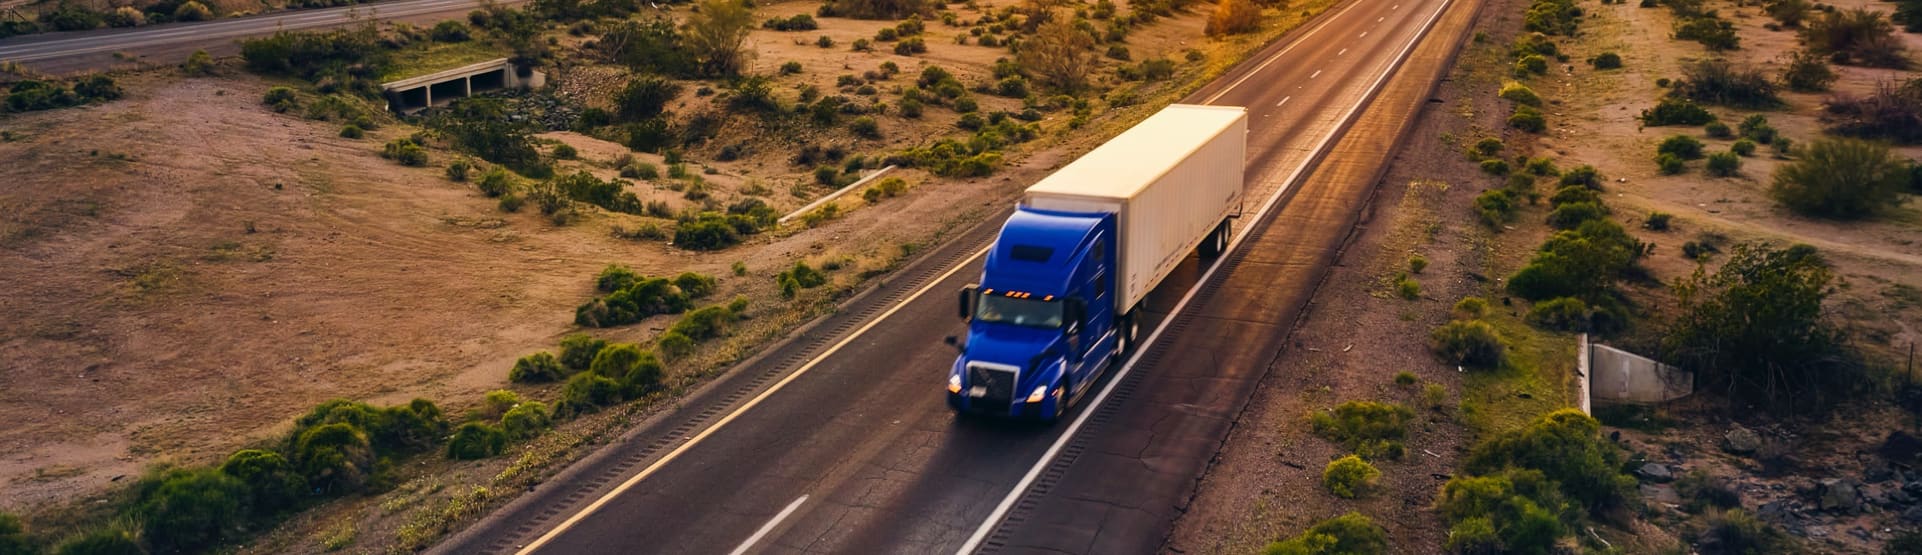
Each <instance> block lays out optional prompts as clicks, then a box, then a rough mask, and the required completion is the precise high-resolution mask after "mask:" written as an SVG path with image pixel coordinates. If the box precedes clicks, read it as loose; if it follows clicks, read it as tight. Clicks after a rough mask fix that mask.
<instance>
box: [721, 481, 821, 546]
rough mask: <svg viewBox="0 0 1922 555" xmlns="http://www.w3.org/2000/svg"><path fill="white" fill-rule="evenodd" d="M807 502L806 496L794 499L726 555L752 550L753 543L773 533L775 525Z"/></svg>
mask: <svg viewBox="0 0 1922 555" xmlns="http://www.w3.org/2000/svg"><path fill="white" fill-rule="evenodd" d="M807 500H808V496H806V495H803V496H801V497H800V498H799V499H795V500H794V502H793V503H788V504H787V508H786V509H781V512H780V514H776V515H774V519H773V520H769V521H767V524H762V525H761V529H760V530H755V531H754V535H752V536H748V537H747V541H744V542H741V546H740V547H736V548H734V551H730V552H728V555H746V553H747V550H748V549H751V548H753V547H754V544H755V543H759V542H760V541H761V538H763V537H766V536H767V533H768V532H773V531H774V526H775V525H777V524H780V523H781V521H783V520H787V517H788V515H791V514H794V510H795V509H799V508H801V503H803V502H806V501H807Z"/></svg>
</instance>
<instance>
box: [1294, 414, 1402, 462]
mask: <svg viewBox="0 0 1922 555" xmlns="http://www.w3.org/2000/svg"><path fill="white" fill-rule="evenodd" d="M1414 418H1415V412H1414V411H1412V410H1409V409H1408V407H1404V406H1401V405H1397V404H1393V403H1377V402H1374V401H1348V402H1345V403H1342V404H1340V405H1336V406H1335V408H1334V409H1333V410H1328V411H1318V412H1315V413H1313V414H1310V415H1309V423H1310V424H1312V425H1313V427H1314V431H1315V434H1316V435H1319V436H1321V437H1323V438H1326V439H1328V440H1329V441H1333V442H1336V443H1339V444H1341V445H1342V446H1343V447H1346V448H1347V449H1348V450H1350V451H1353V452H1354V453H1355V454H1356V455H1360V456H1361V457H1362V458H1365V459H1381V458H1388V459H1396V460H1399V459H1401V458H1402V455H1403V454H1404V452H1405V448H1404V447H1403V446H1402V439H1403V438H1405V437H1407V435H1408V422H1409V421H1410V420H1413V419H1414Z"/></svg>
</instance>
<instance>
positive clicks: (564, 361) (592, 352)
mask: <svg viewBox="0 0 1922 555" xmlns="http://www.w3.org/2000/svg"><path fill="white" fill-rule="evenodd" d="M604 348H607V340H605V339H596V338H594V337H593V336H590V335H587V334H585V333H576V334H572V335H568V336H567V337H563V338H561V356H560V362H561V366H563V367H566V368H567V371H568V373H573V372H580V371H583V370H587V369H588V367H590V366H593V364H594V357H596V356H599V355H600V354H601V349H604Z"/></svg>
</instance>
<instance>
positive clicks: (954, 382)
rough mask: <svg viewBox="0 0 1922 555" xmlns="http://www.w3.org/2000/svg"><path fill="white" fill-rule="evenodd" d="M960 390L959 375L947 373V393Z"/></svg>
mask: <svg viewBox="0 0 1922 555" xmlns="http://www.w3.org/2000/svg"><path fill="white" fill-rule="evenodd" d="M960 392H961V375H960V374H948V393H960Z"/></svg>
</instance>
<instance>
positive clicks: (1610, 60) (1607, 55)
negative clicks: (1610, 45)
mask: <svg viewBox="0 0 1922 555" xmlns="http://www.w3.org/2000/svg"><path fill="white" fill-rule="evenodd" d="M1588 63H1589V64H1590V65H1593V66H1595V69H1620V68H1621V67H1622V56H1621V55H1620V54H1616V53H1614V52H1603V53H1601V54H1598V55H1596V56H1595V58H1594V59H1592V60H1589V61H1588Z"/></svg>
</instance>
